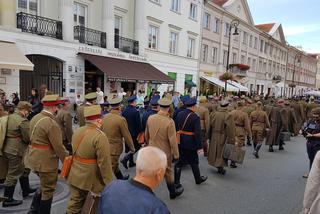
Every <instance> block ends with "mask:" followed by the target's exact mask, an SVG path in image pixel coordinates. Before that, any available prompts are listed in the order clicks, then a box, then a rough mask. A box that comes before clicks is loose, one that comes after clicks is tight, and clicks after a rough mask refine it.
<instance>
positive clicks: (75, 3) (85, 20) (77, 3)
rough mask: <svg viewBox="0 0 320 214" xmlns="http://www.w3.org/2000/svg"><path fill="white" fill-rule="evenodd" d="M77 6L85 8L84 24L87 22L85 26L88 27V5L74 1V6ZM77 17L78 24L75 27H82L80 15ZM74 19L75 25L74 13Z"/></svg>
mask: <svg viewBox="0 0 320 214" xmlns="http://www.w3.org/2000/svg"><path fill="white" fill-rule="evenodd" d="M76 5H80V6H83V7H84V22H85V23H84V26H85V27H87V26H88V5H86V4H83V3H81V2H77V1H74V2H73V6H76ZM76 15H77V23H76V25H75V26H78V25H80V23H79V14H78V13H77V14H76ZM72 19H73V23H74V12H73V14H72Z"/></svg>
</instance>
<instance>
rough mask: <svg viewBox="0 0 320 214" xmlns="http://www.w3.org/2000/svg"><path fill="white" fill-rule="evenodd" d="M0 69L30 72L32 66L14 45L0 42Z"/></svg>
mask: <svg viewBox="0 0 320 214" xmlns="http://www.w3.org/2000/svg"><path fill="white" fill-rule="evenodd" d="M0 69H17V70H26V71H32V70H33V64H32V62H30V60H29V59H28V58H27V57H26V56H25V55H23V53H21V51H20V50H19V48H18V47H17V45H16V44H14V43H12V42H5V41H0Z"/></svg>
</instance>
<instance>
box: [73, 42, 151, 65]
mask: <svg viewBox="0 0 320 214" xmlns="http://www.w3.org/2000/svg"><path fill="white" fill-rule="evenodd" d="M78 52H81V53H88V54H94V55H99V56H106V57H113V58H119V59H126V60H133V61H138V62H147V58H146V57H143V56H138V55H134V54H128V53H123V52H119V51H118V52H116V51H110V50H102V49H101V48H93V47H86V46H79V48H78Z"/></svg>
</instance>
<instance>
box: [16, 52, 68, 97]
mask: <svg viewBox="0 0 320 214" xmlns="http://www.w3.org/2000/svg"><path fill="white" fill-rule="evenodd" d="M27 58H28V59H29V60H30V61H31V62H32V63H33V64H34V69H33V71H23V70H21V71H20V99H21V100H27V98H28V96H29V95H30V94H31V89H32V88H36V89H38V90H39V88H40V86H41V85H46V86H47V88H48V90H49V91H51V92H53V93H54V94H59V95H60V96H62V93H63V91H64V90H65V87H64V84H63V62H62V61H60V60H58V59H56V58H53V57H50V56H45V55H27Z"/></svg>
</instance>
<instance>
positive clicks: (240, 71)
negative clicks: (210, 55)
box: [229, 64, 250, 79]
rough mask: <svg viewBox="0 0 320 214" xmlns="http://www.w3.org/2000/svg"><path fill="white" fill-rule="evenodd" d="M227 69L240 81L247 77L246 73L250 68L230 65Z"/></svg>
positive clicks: (241, 65)
mask: <svg viewBox="0 0 320 214" xmlns="http://www.w3.org/2000/svg"><path fill="white" fill-rule="evenodd" d="M229 69H230V70H231V72H232V73H233V74H234V75H236V76H237V77H238V78H239V79H242V78H245V77H247V75H248V74H247V71H248V70H249V69H250V66H248V65H244V64H231V65H229Z"/></svg>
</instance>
